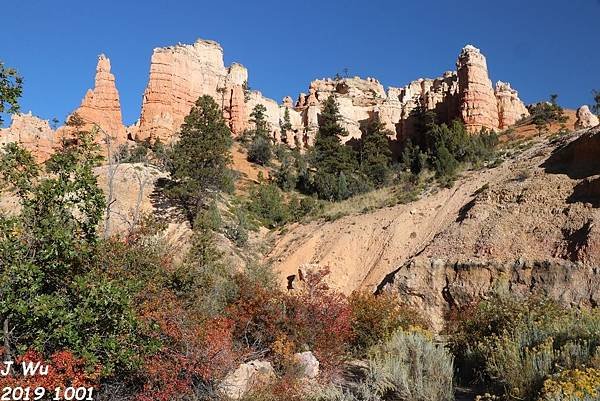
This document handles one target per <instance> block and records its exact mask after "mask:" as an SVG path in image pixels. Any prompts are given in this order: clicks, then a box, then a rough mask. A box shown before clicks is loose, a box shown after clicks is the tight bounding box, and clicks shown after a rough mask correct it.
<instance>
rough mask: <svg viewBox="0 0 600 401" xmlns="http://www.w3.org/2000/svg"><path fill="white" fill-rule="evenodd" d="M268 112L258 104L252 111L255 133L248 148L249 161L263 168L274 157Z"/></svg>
mask: <svg viewBox="0 0 600 401" xmlns="http://www.w3.org/2000/svg"><path fill="white" fill-rule="evenodd" d="M266 112H267V108H266V107H265V106H264V105H262V104H257V105H256V106H254V109H252V113H250V117H252V119H251V121H252V122H253V123H254V131H253V132H252V142H251V143H250V146H249V147H248V160H250V161H251V162H253V163H257V164H260V165H263V166H264V165H265V164H267V163H269V161H270V160H271V158H272V157H273V149H272V144H271V139H270V138H269V123H268V122H267V118H266Z"/></svg>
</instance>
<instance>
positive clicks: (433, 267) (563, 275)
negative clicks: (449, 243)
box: [379, 257, 600, 331]
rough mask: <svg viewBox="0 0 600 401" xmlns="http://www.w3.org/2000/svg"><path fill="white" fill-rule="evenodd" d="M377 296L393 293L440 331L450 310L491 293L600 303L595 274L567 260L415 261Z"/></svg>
mask: <svg viewBox="0 0 600 401" xmlns="http://www.w3.org/2000/svg"><path fill="white" fill-rule="evenodd" d="M379 291H388V292H391V293H393V294H396V295H397V296H398V297H399V298H400V299H402V301H403V302H405V303H406V304H408V305H411V306H413V307H415V308H416V309H417V310H419V311H421V312H422V313H423V316H427V318H428V319H429V320H430V322H431V324H432V326H433V328H434V329H435V330H436V331H439V330H441V329H443V327H444V317H445V316H446V314H447V313H448V312H450V309H451V308H460V307H465V306H468V305H469V304H471V303H473V302H477V301H479V300H481V299H486V298H488V297H490V296H491V295H492V294H493V293H503V294H509V293H510V294H513V295H520V296H528V295H531V294H537V295H542V296H547V297H550V298H552V299H555V300H557V301H558V302H560V303H562V304H563V305H565V306H568V307H592V306H597V305H598V303H599V302H600V273H599V272H598V270H597V269H596V268H595V267H592V266H589V265H582V264H577V263H571V262H567V261H553V262H550V261H529V260H524V259H519V260H515V261H512V262H508V261H507V262H497V261H470V262H469V261H456V260H444V259H427V258H420V257H419V258H415V259H412V260H411V261H409V262H408V263H406V264H404V265H403V266H401V267H400V268H399V269H397V270H396V271H394V272H392V273H390V275H389V276H388V277H387V280H386V281H384V282H383V283H382V285H381V286H380V288H379Z"/></svg>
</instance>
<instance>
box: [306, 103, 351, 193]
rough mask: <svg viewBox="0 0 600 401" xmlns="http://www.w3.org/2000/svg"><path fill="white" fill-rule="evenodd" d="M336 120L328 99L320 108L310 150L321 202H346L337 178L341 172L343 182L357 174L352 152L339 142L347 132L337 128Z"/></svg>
mask: <svg viewBox="0 0 600 401" xmlns="http://www.w3.org/2000/svg"><path fill="white" fill-rule="evenodd" d="M340 120H341V116H340V112H339V109H338V106H337V104H336V102H335V99H334V98H333V96H330V97H329V98H328V99H327V100H326V101H325V104H324V105H323V110H322V112H321V115H320V119H319V131H318V132H317V136H316V139H315V146H314V149H313V167H314V168H315V169H316V171H317V173H316V177H315V181H314V184H315V191H316V192H317V195H319V196H320V197H322V198H329V199H338V200H339V199H344V198H346V197H347V196H346V195H347V194H342V193H340V192H339V191H338V190H337V187H338V185H337V177H338V176H339V174H340V173H342V172H343V173H344V175H345V180H348V181H350V177H352V176H353V175H354V173H355V172H356V171H357V170H358V162H357V160H356V156H355V154H354V151H353V150H352V149H351V148H350V147H347V146H344V145H343V144H342V142H341V139H340V137H342V136H346V135H348V132H347V131H346V130H345V129H344V128H343V127H342V126H341V125H340ZM350 187H352V185H350ZM349 192H350V193H352V192H353V191H349Z"/></svg>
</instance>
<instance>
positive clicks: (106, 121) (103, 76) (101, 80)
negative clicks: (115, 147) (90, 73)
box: [75, 54, 127, 143]
mask: <svg viewBox="0 0 600 401" xmlns="http://www.w3.org/2000/svg"><path fill="white" fill-rule="evenodd" d="M75 113H77V114H78V115H79V117H81V118H82V119H83V121H84V122H85V123H86V125H93V124H97V125H98V126H99V127H100V128H102V130H104V132H105V133H106V134H107V135H110V136H111V137H112V138H113V140H114V141H115V142H116V143H124V142H125V141H126V140H127V136H126V133H125V126H124V125H123V118H122V116H121V102H120V100H119V92H118V91H117V87H116V85H115V77H114V75H113V74H112V73H111V72H110V60H109V59H108V58H107V57H106V56H105V55H104V54H101V55H99V56H98V64H97V66H96V78H95V84H94V89H89V90H88V91H87V93H86V94H85V97H84V98H83V100H82V101H81V105H80V106H79V108H78V109H77V110H75Z"/></svg>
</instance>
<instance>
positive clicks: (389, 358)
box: [367, 331, 454, 401]
mask: <svg viewBox="0 0 600 401" xmlns="http://www.w3.org/2000/svg"><path fill="white" fill-rule="evenodd" d="M452 375H453V359H452V355H451V354H450V353H449V352H448V351H447V350H446V348H444V346H443V345H438V344H434V343H433V342H432V340H431V339H430V338H428V337H427V336H426V335H424V334H422V333H419V332H405V331H398V332H396V333H395V334H394V335H392V337H391V338H390V339H389V340H388V341H387V342H385V343H384V344H382V345H379V346H377V347H375V348H374V350H373V351H372V355H371V358H370V360H369V371H368V375H367V383H369V387H370V388H371V389H373V390H374V392H375V394H377V395H379V397H381V399H384V400H389V399H397V400H415V401H446V400H453V399H454V393H453V388H452Z"/></svg>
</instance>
